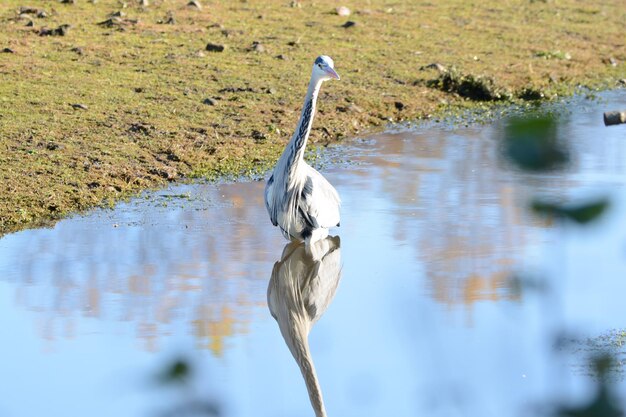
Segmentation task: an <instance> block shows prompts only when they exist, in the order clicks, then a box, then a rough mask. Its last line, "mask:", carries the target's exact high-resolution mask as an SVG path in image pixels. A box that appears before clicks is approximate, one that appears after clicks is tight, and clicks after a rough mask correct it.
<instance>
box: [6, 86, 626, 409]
mask: <svg viewBox="0 0 626 417" xmlns="http://www.w3.org/2000/svg"><path fill="white" fill-rule="evenodd" d="M604 97H605V98H606V100H607V102H603V103H598V102H584V101H583V102H579V103H577V104H576V105H575V106H574V111H573V112H572V113H571V114H569V115H568V116H566V121H565V122H564V124H563V125H562V126H561V127H560V129H561V130H560V132H561V134H562V135H563V136H564V137H565V138H567V141H568V143H569V144H570V146H571V150H572V155H573V158H574V160H573V164H572V166H571V167H570V168H569V169H568V171H567V172H565V173H563V172H559V173H552V174H546V175H534V176H529V175H525V174H522V173H518V172H514V171H511V170H508V169H506V168H505V167H504V166H503V164H502V162H501V161H500V160H499V158H498V146H497V143H496V138H497V136H498V132H499V127H498V126H496V127H476V126H474V127H469V128H464V129H456V130H452V129H448V128H438V127H436V126H435V127H431V128H428V129H420V130H417V131H414V132H401V133H396V134H386V135H376V136H373V137H370V138H366V139H363V140H356V141H355V143H354V145H353V146H351V147H348V148H341V150H339V151H337V150H335V151H333V152H334V153H336V154H337V155H338V156H339V157H340V159H341V160H343V161H349V162H348V163H338V164H336V165H333V166H332V167H331V168H329V169H323V171H324V173H325V175H326V176H327V177H328V178H329V180H330V181H331V182H332V183H333V184H334V185H335V186H336V188H337V190H338V191H339V193H340V194H341V197H342V200H343V206H342V221H341V225H342V226H341V228H339V229H336V230H335V231H334V233H333V234H337V235H339V236H340V237H341V258H342V263H343V270H342V278H341V282H340V284H339V287H338V289H337V291H336V293H334V294H335V298H334V301H333V303H332V304H331V305H330V306H328V310H327V311H326V313H325V314H324V317H322V318H321V319H320V320H319V322H318V323H317V324H316V326H315V328H314V329H313V330H312V331H311V333H310V336H309V341H310V347H311V354H312V356H313V358H314V361H315V366H316V369H317V373H318V377H319V379H320V382H321V386H322V391H323V393H324V400H325V402H326V408H327V410H328V413H329V415H330V416H387V415H393V416H415V415H420V414H424V413H428V415H429V416H438V415H441V416H455V415H463V416H467V415H472V416H473V415H475V416H481V417H485V416H501V415H510V414H514V413H517V412H518V411H519V410H527V409H528V407H530V406H532V405H533V404H537V403H539V402H541V401H542V400H545V399H546V398H549V395H550V394H556V395H559V396H563V397H576V396H580V395H582V394H584V393H585V392H586V390H587V389H588V388H589V386H590V381H589V379H588V378H586V377H585V376H583V375H581V374H580V372H572V371H571V369H570V367H569V365H568V361H571V360H572V359H571V358H570V357H568V355H567V354H565V355H562V354H555V351H554V349H553V346H554V331H555V329H559V330H563V328H565V329H564V330H567V331H568V332H570V333H575V334H582V335H588V336H596V335H599V334H601V333H603V332H606V331H608V330H610V329H612V328H624V327H626V322H625V320H624V317H626V314H625V313H626V304H625V303H623V294H624V293H626V280H623V279H621V278H623V277H625V276H626V262H625V260H626V221H625V220H624V219H625V218H626V216H624V213H626V208H625V205H624V203H625V202H626V199H625V197H624V196H625V195H626V193H624V191H625V190H624V185H625V184H626V141H625V140H624V139H625V138H626V134H625V133H624V128H623V127H621V126H620V127H613V128H605V127H604V126H602V124H601V120H602V118H601V113H602V111H603V110H606V109H613V108H624V107H626V95H625V94H624V93H623V92H614V93H609V94H607V95H605V96H604ZM262 190H263V183H262V182H253V183H236V184H224V185H194V186H176V187H173V188H171V189H168V190H163V191H160V192H157V193H153V194H148V195H147V196H146V198H141V199H138V200H135V201H132V202H130V203H126V204H121V205H120V206H118V208H117V209H116V210H114V211H96V212H94V213H91V214H90V215H88V216H85V217H76V218H73V219H69V220H66V221H63V222H60V223H59V224H58V225H57V226H56V227H55V228H54V229H41V230H32V231H25V232H21V233H17V234H13V235H9V236H6V237H4V238H3V239H2V240H0V271H2V274H1V275H0V325H1V326H2V328H3V329H4V333H5V334H6V335H8V337H6V338H5V339H3V343H2V344H1V345H0V358H2V361H3V362H4V363H3V364H2V374H3V376H2V379H1V380H0V381H1V382H0V387H1V391H2V392H4V393H8V395H7V394H5V395H3V396H2V398H0V415H2V416H32V415H42V414H44V413H45V414H49V415H66V416H74V415H76V416H83V415H91V416H100V415H102V416H110V415H118V416H137V415H154V411H155V410H158V409H159V407H160V406H161V405H164V404H168V402H169V401H171V400H172V399H173V398H174V397H175V393H169V394H167V395H165V394H163V393H162V392H159V391H155V390H154V389H153V387H151V386H150V384H148V383H147V382H146V381H147V378H148V376H149V374H150V372H153V371H154V370H155V369H157V368H158V366H159V364H161V363H163V361H165V360H167V359H170V358H172V357H175V356H176V355H178V354H186V355H189V356H190V357H191V358H192V359H193V360H194V363H195V364H196V365H197V366H198V368H199V373H200V375H201V376H200V378H199V381H198V382H197V384H198V387H197V389H198V390H199V391H200V392H211V393H212V394H213V395H215V396H217V397H218V398H220V399H221V400H222V402H223V403H224V405H225V406H226V411H227V413H226V414H227V415H232V416H253V415H254V416H294V415H303V416H304V415H312V410H311V406H310V404H309V400H308V396H307V391H306V388H305V385H304V382H303V380H302V377H301V375H300V372H299V369H298V367H297V366H296V365H295V362H294V360H293V358H292V356H291V354H290V352H289V350H288V348H287V346H286V345H285V343H284V341H283V339H282V338H281V334H280V331H279V329H278V327H277V326H276V323H275V322H274V320H273V319H272V317H271V316H270V314H269V312H268V308H267V305H266V295H267V286H268V282H269V280H270V277H271V274H272V266H273V265H274V263H275V262H276V261H278V260H280V258H281V253H282V251H283V247H284V245H285V241H284V240H283V238H282V237H281V236H280V233H279V231H278V230H277V229H276V228H273V227H272V226H271V224H270V222H269V220H268V218H267V214H266V212H265V208H264V205H263V197H262V195H263V194H262ZM536 193H542V194H544V195H550V196H587V195H596V194H608V195H610V196H611V198H612V200H613V206H612V209H611V211H610V212H609V213H608V214H607V216H606V217H605V218H604V219H602V220H601V221H600V222H599V224H598V225H596V226H594V227H593V228H590V229H585V230H578V229H574V228H571V227H565V228H553V227H549V226H547V225H546V224H545V222H543V221H540V220H537V219H536V218H533V217H532V216H531V215H530V214H529V213H528V210H527V209H526V205H527V202H528V201H529V199H530V198H531V197H532V196H534V195H535V194H536ZM514 271H531V272H535V274H539V275H540V276H549V277H551V278H555V277H556V278H558V279H553V280H552V281H550V282H551V284H550V285H551V286H553V287H555V288H556V291H555V292H554V293H549V294H548V295H546V294H545V293H542V292H538V291H525V292H522V293H520V292H519V291H517V290H516V286H515V285H513V284H512V281H511V280H510V277H511V273H512V272H514ZM550 294H552V295H550ZM582 355H583V356H584V353H583V354H582ZM570 356H571V355H570ZM574 356H575V358H574V359H573V360H574V362H576V361H578V362H576V363H580V362H581V361H582V357H583V356H580V355H578V356H576V355H574ZM557 381H559V382H558V383H557ZM621 384H622V387H624V384H623V382H622V383H621ZM33 398H36V399H37V401H33Z"/></svg>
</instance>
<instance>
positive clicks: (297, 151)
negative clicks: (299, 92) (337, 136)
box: [281, 78, 322, 177]
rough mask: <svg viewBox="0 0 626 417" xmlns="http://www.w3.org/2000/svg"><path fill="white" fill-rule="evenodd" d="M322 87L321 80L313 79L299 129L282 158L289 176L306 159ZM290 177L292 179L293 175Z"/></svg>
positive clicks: (307, 93)
mask: <svg viewBox="0 0 626 417" xmlns="http://www.w3.org/2000/svg"><path fill="white" fill-rule="evenodd" d="M321 85H322V81H321V80H316V79H313V78H311V81H310V82H309V88H308V89H307V92H306V97H305V98H304V107H303V109H302V114H301V115H300V121H299V122H298V127H297V128H296V132H295V133H294V135H293V137H292V138H291V140H290V141H289V143H288V144H287V148H286V149H285V151H284V152H283V156H282V157H281V159H282V158H286V161H285V162H286V165H287V169H288V173H289V174H291V172H292V170H293V169H295V168H296V167H297V165H298V164H299V163H300V162H301V161H302V159H303V158H304V149H305V148H306V143H307V140H308V138H309V133H310V132H311V125H312V123H313V117H314V116H315V106H316V102H317V95H318V93H319V91H320V86H321ZM288 177H291V175H289V176H288Z"/></svg>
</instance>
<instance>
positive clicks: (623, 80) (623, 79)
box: [618, 78, 626, 85]
mask: <svg viewBox="0 0 626 417" xmlns="http://www.w3.org/2000/svg"><path fill="white" fill-rule="evenodd" d="M618 82H619V83H620V84H623V85H626V78H622V79H621V80H619V81H618Z"/></svg>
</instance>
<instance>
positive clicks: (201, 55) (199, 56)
mask: <svg viewBox="0 0 626 417" xmlns="http://www.w3.org/2000/svg"><path fill="white" fill-rule="evenodd" d="M196 56H197V57H198V58H204V57H205V56H206V54H205V53H204V52H202V51H198V52H196Z"/></svg>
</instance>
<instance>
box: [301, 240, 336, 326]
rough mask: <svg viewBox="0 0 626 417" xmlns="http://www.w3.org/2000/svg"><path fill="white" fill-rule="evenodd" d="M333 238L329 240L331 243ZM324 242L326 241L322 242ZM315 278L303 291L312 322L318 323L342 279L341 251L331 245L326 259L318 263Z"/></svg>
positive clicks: (314, 271) (313, 277)
mask: <svg viewBox="0 0 626 417" xmlns="http://www.w3.org/2000/svg"><path fill="white" fill-rule="evenodd" d="M330 239H331V238H327V241H330ZM322 242H324V241H322ZM316 243H319V242H316ZM312 272H313V274H314V276H312V277H311V278H312V279H311V280H310V281H309V282H308V285H307V286H306V288H304V290H303V299H304V302H305V304H306V309H307V312H308V313H309V317H310V318H311V321H312V322H313V323H314V322H316V321H317V320H318V319H319V318H320V317H321V316H322V314H324V312H325V311H326V309H327V308H328V306H329V305H330V303H331V302H332V300H333V298H334V297H335V292H336V291H337V286H338V285H339V280H340V279H341V250H340V249H339V246H336V245H335V244H331V246H330V248H329V249H328V252H327V253H326V254H325V255H324V257H323V258H322V259H321V260H320V261H318V262H316V266H315V268H314V270H313V271H312Z"/></svg>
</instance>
